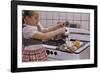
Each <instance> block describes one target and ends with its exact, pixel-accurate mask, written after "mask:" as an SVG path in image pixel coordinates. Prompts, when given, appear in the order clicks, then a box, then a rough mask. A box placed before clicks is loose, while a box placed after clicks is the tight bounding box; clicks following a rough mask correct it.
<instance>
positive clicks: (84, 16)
mask: <svg viewBox="0 0 100 73" xmlns="http://www.w3.org/2000/svg"><path fill="white" fill-rule="evenodd" d="M39 14H40V23H41V24H42V25H43V26H44V27H48V26H51V25H54V24H57V22H66V21H69V22H70V23H72V24H77V25H78V26H79V27H78V28H83V29H88V30H89V26H90V15H89V13H75V12H50V11H49V12H47V11H39Z"/></svg>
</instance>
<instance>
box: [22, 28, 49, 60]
mask: <svg viewBox="0 0 100 73" xmlns="http://www.w3.org/2000/svg"><path fill="white" fill-rule="evenodd" d="M23 27H25V26H23ZM37 28H38V31H40V32H41V28H40V27H39V26H37ZM22 44H23V46H24V47H23V50H22V62H33V61H47V60H48V57H47V53H46V48H45V47H43V46H42V45H39V44H42V41H40V40H36V39H32V38H30V39H25V38H24V37H23V36H22Z"/></svg>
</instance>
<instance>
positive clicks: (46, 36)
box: [32, 27, 66, 40]
mask: <svg viewBox="0 0 100 73" xmlns="http://www.w3.org/2000/svg"><path fill="white" fill-rule="evenodd" d="M65 30H66V28H65V27H63V28H59V29H57V30H55V31H51V32H47V33H42V32H37V33H35V34H34V35H33V36H32V38H34V39H37V40H48V39H50V38H52V37H54V36H56V35H60V34H62V33H65Z"/></svg>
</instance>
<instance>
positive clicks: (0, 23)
mask: <svg viewBox="0 0 100 73" xmlns="http://www.w3.org/2000/svg"><path fill="white" fill-rule="evenodd" d="M34 1H46V2H61V3H74V4H91V5H97V4H98V6H99V8H98V9H99V10H98V13H100V5H99V3H100V0H34ZM98 16H99V17H98V19H100V14H98ZM10 17H11V15H10V0H0V73H10V54H11V53H10V49H11V48H10V45H11V44H10V33H11V32H10V29H11V27H10ZM98 24H100V21H99V23H98ZM99 26H100V25H98V27H99ZM98 31H100V29H98ZM98 37H100V34H99V35H98ZM98 40H100V39H98ZM99 43H100V42H99ZM99 51H100V46H99V48H98V52H99ZM98 55H99V56H100V53H98ZM98 62H99V65H100V57H99V60H98ZM52 72H55V73H63V72H65V73H87V72H88V73H100V66H99V67H98V68H86V69H70V70H57V71H42V72H34V73H52ZM26 73H29V72H26ZM30 73H33V72H30Z"/></svg>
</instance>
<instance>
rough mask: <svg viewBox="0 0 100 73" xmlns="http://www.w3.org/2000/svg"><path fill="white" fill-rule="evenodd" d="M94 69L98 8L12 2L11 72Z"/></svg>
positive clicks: (93, 6) (95, 62) (77, 5)
mask: <svg viewBox="0 0 100 73" xmlns="http://www.w3.org/2000/svg"><path fill="white" fill-rule="evenodd" d="M89 67H97V6H96V5H81V4H62V3H47V2H33V1H11V72H23V71H42V70H58V69H73V68H89Z"/></svg>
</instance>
